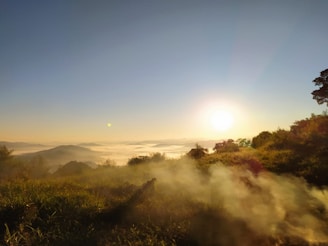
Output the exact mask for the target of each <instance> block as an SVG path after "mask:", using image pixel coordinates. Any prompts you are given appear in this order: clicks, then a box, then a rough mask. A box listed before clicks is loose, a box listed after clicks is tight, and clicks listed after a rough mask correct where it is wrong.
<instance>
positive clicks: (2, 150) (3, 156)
mask: <svg viewBox="0 0 328 246" xmlns="http://www.w3.org/2000/svg"><path fill="white" fill-rule="evenodd" d="M12 152H13V150H9V149H8V148H7V147H6V146H5V145H3V146H0V162H3V161H6V160H9V159H11V158H12V155H11V154H12Z"/></svg>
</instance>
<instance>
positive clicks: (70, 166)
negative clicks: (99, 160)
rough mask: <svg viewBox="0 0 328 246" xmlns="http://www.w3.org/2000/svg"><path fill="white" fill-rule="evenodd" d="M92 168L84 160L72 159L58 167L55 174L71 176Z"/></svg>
mask: <svg viewBox="0 0 328 246" xmlns="http://www.w3.org/2000/svg"><path fill="white" fill-rule="evenodd" d="M90 170H91V167H90V166H89V165H88V164H86V163H83V162H78V161H70V162H68V163H66V164H65V165H64V166H62V167H60V168H58V170H57V171H56V172H55V173H54V174H53V175H54V176H69V175H74V174H82V173H84V172H88V171H90Z"/></svg>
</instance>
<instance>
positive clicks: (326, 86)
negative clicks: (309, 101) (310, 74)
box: [311, 69, 328, 106]
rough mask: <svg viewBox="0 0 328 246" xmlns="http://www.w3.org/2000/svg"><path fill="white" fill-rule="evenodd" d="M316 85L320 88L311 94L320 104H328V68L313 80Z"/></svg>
mask: <svg viewBox="0 0 328 246" xmlns="http://www.w3.org/2000/svg"><path fill="white" fill-rule="evenodd" d="M313 83H314V84H315V85H316V86H320V88H319V89H318V90H314V91H313V92H312V93H311V94H312V95H313V99H315V100H316V101H317V102H318V104H323V103H327V106H328V69H326V70H323V71H321V73H320V77H317V78H315V79H314V80H313Z"/></svg>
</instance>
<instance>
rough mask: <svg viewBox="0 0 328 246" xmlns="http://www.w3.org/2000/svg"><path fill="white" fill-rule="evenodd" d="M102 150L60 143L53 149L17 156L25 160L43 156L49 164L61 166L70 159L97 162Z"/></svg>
mask: <svg viewBox="0 0 328 246" xmlns="http://www.w3.org/2000/svg"><path fill="white" fill-rule="evenodd" d="M100 154H101V153H100V152H97V151H94V150H90V149H88V148H85V147H81V146H78V145H60V146H57V147H54V148H51V149H47V150H41V151H37V152H32V153H27V154H22V155H19V156H17V157H18V158H22V159H24V160H32V159H33V158H37V157H41V158H42V159H43V160H44V161H45V162H46V164H47V165H49V166H57V165H58V166H59V165H63V164H65V163H67V162H70V161H82V162H93V163H94V162H97V161H99V160H100V157H99V156H100Z"/></svg>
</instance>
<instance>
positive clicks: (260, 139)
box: [252, 131, 272, 148]
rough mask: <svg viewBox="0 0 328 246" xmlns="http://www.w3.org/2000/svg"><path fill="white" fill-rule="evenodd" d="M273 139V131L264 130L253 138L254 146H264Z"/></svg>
mask: <svg viewBox="0 0 328 246" xmlns="http://www.w3.org/2000/svg"><path fill="white" fill-rule="evenodd" d="M271 139H272V133H271V132H268V131H263V132H261V133H260V134H259V135H257V136H256V137H254V138H253V139H252V147H253V148H259V147H262V146H264V145H265V144H266V143H268V142H269V141H270V140H271Z"/></svg>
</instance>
